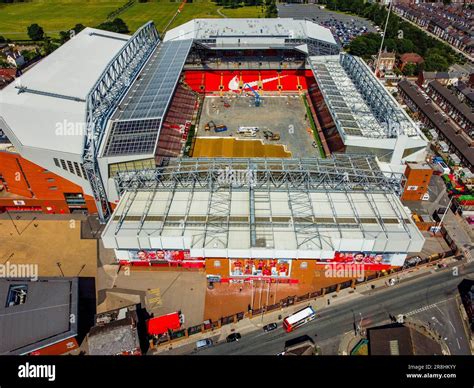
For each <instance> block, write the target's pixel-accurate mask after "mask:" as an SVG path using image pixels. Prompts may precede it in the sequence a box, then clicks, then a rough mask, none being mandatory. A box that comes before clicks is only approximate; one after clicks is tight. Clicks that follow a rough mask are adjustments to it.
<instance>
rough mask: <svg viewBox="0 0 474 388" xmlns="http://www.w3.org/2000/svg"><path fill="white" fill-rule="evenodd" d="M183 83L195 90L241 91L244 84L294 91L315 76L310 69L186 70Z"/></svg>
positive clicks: (312, 80) (272, 89)
mask: <svg viewBox="0 0 474 388" xmlns="http://www.w3.org/2000/svg"><path fill="white" fill-rule="evenodd" d="M184 82H185V83H186V84H187V85H188V86H189V87H190V88H191V89H192V90H194V91H196V92H198V93H213V92H219V91H222V92H229V91H235V92H240V90H241V89H240V87H244V85H245V84H246V83H249V84H250V85H251V86H252V87H254V88H255V90H263V91H281V92H297V91H300V90H306V89H307V88H308V82H314V78H313V74H312V72H311V70H282V71H281V72H278V71H277V70H242V71H240V70H234V71H232V70H225V71H219V70H205V71H202V70H186V71H185V73H184Z"/></svg>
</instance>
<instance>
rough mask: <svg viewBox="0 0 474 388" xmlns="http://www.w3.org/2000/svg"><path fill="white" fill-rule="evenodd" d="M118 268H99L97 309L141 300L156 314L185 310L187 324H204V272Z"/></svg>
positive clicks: (123, 305) (108, 266)
mask: <svg viewBox="0 0 474 388" xmlns="http://www.w3.org/2000/svg"><path fill="white" fill-rule="evenodd" d="M118 269H119V267H118V266H117V265H112V264H103V265H102V267H100V268H99V270H98V282H97V283H98V284H99V287H100V288H99V290H98V300H97V312H104V311H109V310H113V309H117V308H121V307H125V306H127V305H130V304H136V303H141V305H142V306H143V307H144V308H146V311H147V312H148V313H149V314H153V315H154V316H160V315H164V314H169V313H172V312H175V311H182V312H183V314H184V315H185V325H186V326H188V327H189V326H194V325H198V324H200V323H202V321H203V316H204V300H205V294H206V285H207V280H206V274H205V273H204V272H203V271H180V272H176V271H163V270H154V269H153V268H151V269H150V268H144V269H130V267H124V268H122V269H121V270H120V271H118Z"/></svg>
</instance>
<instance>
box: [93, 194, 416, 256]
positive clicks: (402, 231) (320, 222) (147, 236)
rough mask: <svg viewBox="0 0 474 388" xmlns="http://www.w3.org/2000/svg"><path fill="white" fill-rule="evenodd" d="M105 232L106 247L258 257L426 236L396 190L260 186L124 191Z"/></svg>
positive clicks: (404, 248)
mask: <svg viewBox="0 0 474 388" xmlns="http://www.w3.org/2000/svg"><path fill="white" fill-rule="evenodd" d="M298 201H299V202H298ZM303 201H306V202H304V203H303ZM128 204H129V205H130V207H128ZM219 207H221V208H225V207H228V210H229V211H228V213H227V214H220V213H217V212H216V209H218V208H219ZM303 207H309V208H310V209H312V212H311V214H306V213H305V212H303V210H302V209H303ZM298 209H300V210H301V211H300V212H298V213H297V212H296V210H298ZM305 210H306V209H305ZM144 214H145V216H144ZM122 216H124V220H123V222H122V223H121V225H120V224H119V221H120V219H121V217H122ZM142 217H145V219H144V223H143V225H142V226H141V227H140V220H141V219H142ZM253 233H254V235H255V242H256V244H255V245H253V243H252V234H253ZM102 238H103V241H104V244H105V246H106V247H108V248H116V249H138V248H140V249H146V248H148V249H191V255H195V256H197V257H203V256H207V257H262V255H264V256H268V254H269V251H271V252H272V253H273V254H270V255H271V256H272V257H279V258H285V257H286V258H287V257H313V258H314V257H324V255H325V252H327V254H331V253H333V252H334V251H354V250H360V251H375V252H405V253H406V252H418V251H419V250H421V248H422V246H423V242H424V239H423V237H422V236H421V233H420V232H419V230H418V229H417V227H416V226H415V225H414V224H413V222H412V221H411V219H410V215H409V214H408V213H407V212H406V211H405V210H404V208H403V206H402V205H401V203H400V200H399V199H398V197H397V195H395V194H387V193H374V194H372V193H371V194H368V195H367V194H366V193H360V192H337V191H328V192H314V193H309V194H305V193H301V194H298V193H288V192H279V191H275V192H273V191H267V190H260V189H259V190H254V191H250V190H248V191H246V192H244V191H232V190H227V192H226V191H224V190H220V191H216V192H210V191H190V190H185V189H177V190H172V189H170V190H168V191H159V192H154V191H153V190H149V191H148V192H147V191H140V192H137V193H135V192H127V193H125V194H124V195H123V197H122V199H121V202H120V203H119V205H118V207H117V209H116V210H115V213H114V216H113V218H112V219H111V220H110V222H109V224H108V225H107V227H106V229H105V230H104V233H103V235H102Z"/></svg>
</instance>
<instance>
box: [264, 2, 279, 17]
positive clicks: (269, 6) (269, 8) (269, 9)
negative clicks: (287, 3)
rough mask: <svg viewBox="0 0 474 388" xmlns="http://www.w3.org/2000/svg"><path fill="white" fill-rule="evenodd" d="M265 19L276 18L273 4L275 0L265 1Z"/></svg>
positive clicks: (276, 12)
mask: <svg viewBox="0 0 474 388" xmlns="http://www.w3.org/2000/svg"><path fill="white" fill-rule="evenodd" d="M265 3H266V7H265V17H267V18H276V17H277V16H278V9H277V6H276V4H275V0H265Z"/></svg>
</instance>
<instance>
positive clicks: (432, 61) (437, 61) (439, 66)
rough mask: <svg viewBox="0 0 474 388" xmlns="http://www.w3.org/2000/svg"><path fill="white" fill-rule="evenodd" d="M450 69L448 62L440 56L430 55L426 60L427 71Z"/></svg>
mask: <svg viewBox="0 0 474 388" xmlns="http://www.w3.org/2000/svg"><path fill="white" fill-rule="evenodd" d="M448 68H449V63H448V61H447V60H446V58H445V57H443V56H441V55H439V54H430V55H428V56H427V57H426V58H425V65H424V70H425V71H446V70H448Z"/></svg>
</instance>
